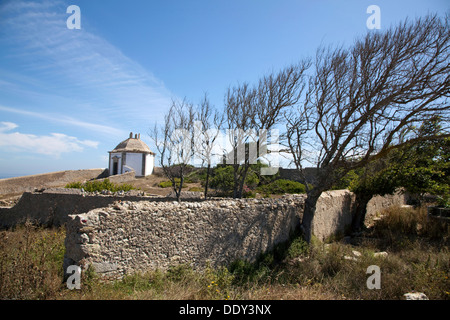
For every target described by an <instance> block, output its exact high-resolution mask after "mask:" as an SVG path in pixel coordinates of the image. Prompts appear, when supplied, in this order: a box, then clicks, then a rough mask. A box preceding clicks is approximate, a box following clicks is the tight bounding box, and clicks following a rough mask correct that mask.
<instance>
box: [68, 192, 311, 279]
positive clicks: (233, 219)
mask: <svg viewBox="0 0 450 320" xmlns="http://www.w3.org/2000/svg"><path fill="white" fill-rule="evenodd" d="M303 199H304V197H303V196H301V195H300V196H289V197H285V198H283V199H261V200H255V199H241V200H218V201H217V200H214V201H213V200H211V201H203V202H181V203H178V202H172V201H171V202H165V203H161V202H159V203H158V202H151V201H141V202H137V203H136V202H127V201H126V202H121V203H116V204H114V205H112V206H109V207H107V208H100V209H95V210H92V211H90V212H88V213H86V214H81V215H74V216H71V221H70V222H69V223H68V224H67V238H66V259H65V265H66V266H68V265H71V264H79V265H82V266H83V267H84V268H86V267H87V266H88V265H92V266H93V267H94V268H95V270H96V271H97V272H99V273H104V274H110V275H121V274H124V273H129V272H135V271H144V270H148V269H157V268H158V269H167V268H168V267H169V266H171V265H175V264H180V263H186V264H190V265H192V266H193V267H194V268H201V267H203V266H205V265H206V264H207V263H210V264H211V265H213V266H216V265H221V264H227V263H230V262H232V261H233V260H235V259H238V258H243V259H247V260H250V261H252V260H254V259H256V257H257V256H258V254H260V253H261V252H264V251H266V250H268V249H270V248H272V247H273V246H274V245H275V244H277V243H279V242H283V241H286V240H288V239H289V236H290V234H291V232H293V231H294V230H295V228H296V227H297V226H298V224H299V222H300V216H299V214H300V213H301V212H302V207H303V203H304V201H303Z"/></svg>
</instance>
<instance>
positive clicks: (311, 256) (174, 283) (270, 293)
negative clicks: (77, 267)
mask: <svg viewBox="0 0 450 320" xmlns="http://www.w3.org/2000/svg"><path fill="white" fill-rule="evenodd" d="M383 215H384V218H383V219H382V220H379V221H377V222H376V224H375V226H374V227H373V228H371V229H369V230H367V231H366V232H365V233H364V234H363V236H362V237H360V238H358V239H356V242H355V243H354V244H352V245H350V244H344V243H343V242H339V241H335V242H332V243H322V242H319V241H317V240H314V241H313V242H312V243H311V244H310V245H309V246H307V245H306V244H305V243H304V242H303V241H302V240H301V239H294V241H292V242H291V243H290V244H283V245H280V246H278V247H277V248H276V249H275V250H274V251H273V252H271V253H267V254H265V255H263V256H261V259H259V261H258V262H257V263H254V264H250V263H248V262H245V261H236V262H235V263H233V264H232V265H230V266H228V267H227V268H225V267H223V268H219V269H212V268H207V269H206V270H204V271H202V272H199V271H194V270H192V269H191V268H190V267H188V266H178V267H174V268H172V269H170V270H168V271H166V272H162V271H151V272H148V273H145V274H136V275H132V276H127V277H125V278H123V279H122V280H118V281H115V282H109V283H104V282H102V281H100V280H99V279H98V277H97V275H96V274H95V273H93V272H86V273H83V276H82V285H81V290H73V291H71V290H68V289H67V287H66V284H65V283H64V282H63V277H62V262H63V256H64V238H65V231H64V229H63V228H60V229H42V228H37V227H35V226H33V225H31V224H25V225H23V226H20V227H18V228H16V229H14V230H9V231H2V232H0V298H1V299H170V300H177V299H218V300H224V299H229V300H231V299H248V300H252V299H255V300H256V299H261V300H264V299H275V300H276V299H285V300H286V299H324V300H328V299H402V298H403V294H404V293H406V292H411V291H418V292H424V293H425V294H426V295H427V296H428V297H429V298H430V299H450V280H449V276H450V268H449V264H450V252H449V247H448V244H449V227H448V225H442V224H438V223H435V222H433V221H428V220H427V217H426V212H425V210H424V209H403V208H391V209H389V210H387V211H386V212H383ZM380 251H385V252H387V253H388V254H387V256H376V255H374V253H376V252H380ZM370 265H376V266H379V267H380V270H381V289H372V290H369V289H368V288H367V285H366V282H367V279H368V277H369V276H370V274H367V273H366V271H367V268H368V266H370Z"/></svg>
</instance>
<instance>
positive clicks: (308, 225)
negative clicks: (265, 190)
mask: <svg viewBox="0 0 450 320" xmlns="http://www.w3.org/2000/svg"><path fill="white" fill-rule="evenodd" d="M321 194H322V190H316V189H312V190H311V191H310V192H308V194H307V198H306V200H305V209H304V211H303V218H302V223H301V230H302V233H303V237H304V239H305V241H306V242H307V243H311V236H312V229H313V221H314V214H315V213H316V204H317V200H318V199H319V197H320V195H321Z"/></svg>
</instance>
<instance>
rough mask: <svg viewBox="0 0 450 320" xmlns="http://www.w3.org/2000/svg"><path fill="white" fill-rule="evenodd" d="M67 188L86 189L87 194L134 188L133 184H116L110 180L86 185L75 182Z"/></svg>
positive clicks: (90, 182) (89, 182)
mask: <svg viewBox="0 0 450 320" xmlns="http://www.w3.org/2000/svg"><path fill="white" fill-rule="evenodd" d="M66 188H74V189H84V190H85V191H87V192H95V191H97V192H101V191H103V190H108V191H111V192H117V191H130V190H133V189H136V188H134V187H133V186H132V185H131V184H126V183H124V184H116V183H113V182H111V181H109V179H108V178H106V179H104V180H94V181H86V182H85V183H81V182H73V183H69V184H67V185H66Z"/></svg>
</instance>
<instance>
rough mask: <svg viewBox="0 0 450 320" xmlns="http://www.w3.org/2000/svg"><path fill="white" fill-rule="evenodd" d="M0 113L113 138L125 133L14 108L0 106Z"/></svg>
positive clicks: (88, 123) (68, 118)
mask: <svg viewBox="0 0 450 320" xmlns="http://www.w3.org/2000/svg"><path fill="white" fill-rule="evenodd" d="M0 111H6V112H10V113H16V114H21V115H24V116H28V117H33V118H39V119H43V120H46V121H51V122H55V123H62V124H66V125H71V126H76V127H80V128H85V129H89V130H92V131H96V132H100V133H103V134H108V135H113V136H117V137H119V136H123V135H124V134H125V133H126V132H125V131H123V130H119V129H117V128H113V127H110V126H105V125H101V124H96V123H91V122H86V121H81V120H77V119H74V118H71V117H68V116H58V117H57V116H52V115H48V114H45V113H39V112H33V111H26V110H20V109H14V108H10V107H5V106H2V105H0Z"/></svg>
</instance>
